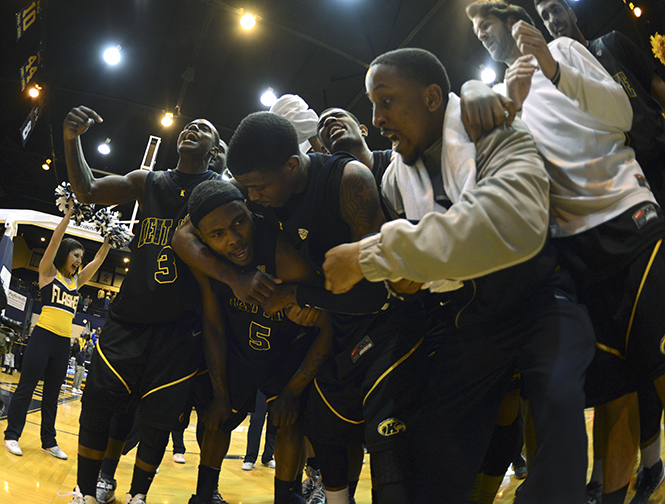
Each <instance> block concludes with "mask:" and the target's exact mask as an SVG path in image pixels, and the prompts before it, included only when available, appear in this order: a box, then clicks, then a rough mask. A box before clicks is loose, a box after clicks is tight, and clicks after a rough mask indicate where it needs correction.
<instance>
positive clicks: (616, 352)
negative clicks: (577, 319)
mask: <svg viewBox="0 0 665 504" xmlns="http://www.w3.org/2000/svg"><path fill="white" fill-rule="evenodd" d="M662 243H663V239H662V238H661V239H660V240H658V241H657V242H656V245H654V247H653V251H652V252H651V257H650V258H649V262H648V263H647V267H646V268H645V269H644V274H643V275H642V281H641V282H640V287H639V288H638V289H637V294H636V295H635V302H634V303H633V310H632V312H631V313H630V319H629V321H628V329H627V330H626V344H625V347H624V351H623V353H622V352H621V351H620V350H617V349H616V348H612V347H609V346H607V345H603V344H602V343H598V342H596V347H598V348H600V349H601V350H603V351H605V352H607V353H611V354H612V355H616V356H617V357H619V358H621V359H623V360H626V356H627V355H628V342H629V341H630V332H631V331H632V329H633V322H634V321H635V312H636V311H637V303H638V302H639V301H640V296H641V295H642V289H643V288H644V284H645V283H646V281H647V277H648V276H649V272H650V271H651V266H653V262H654V261H655V260H656V255H657V254H658V251H659V250H660V246H661V244H662Z"/></svg>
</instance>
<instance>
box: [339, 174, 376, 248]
mask: <svg viewBox="0 0 665 504" xmlns="http://www.w3.org/2000/svg"><path fill="white" fill-rule="evenodd" d="M339 208H340V210H341V212H342V218H343V219H344V221H345V222H346V223H347V224H348V225H349V226H351V239H352V240H353V241H358V240H360V239H362V238H363V237H365V236H366V235H368V234H371V233H376V232H378V231H379V230H380V229H381V225H382V224H383V223H384V222H385V221H386V219H385V217H384V216H383V212H382V211H381V201H380V199H379V191H378V189H377V188H376V182H375V180H374V176H373V175H372V172H371V171H368V170H367V168H366V167H365V165H363V164H361V163H360V162H358V161H350V162H348V163H347V164H346V166H345V167H344V173H343V174H342V183H341V185H340V191H339Z"/></svg>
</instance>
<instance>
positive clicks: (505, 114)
mask: <svg viewBox="0 0 665 504" xmlns="http://www.w3.org/2000/svg"><path fill="white" fill-rule="evenodd" d="M460 101H461V108H462V122H463V123H464V129H466V133H467V135H469V138H470V139H471V140H472V141H474V142H475V141H477V140H478V139H479V138H480V137H481V136H483V134H484V133H488V132H490V131H492V130H493V129H494V128H496V127H497V126H500V125H502V124H504V123H506V124H508V125H510V124H512V122H513V119H515V112H516V107H515V103H514V102H513V100H511V99H510V98H508V97H506V96H503V95H501V94H498V93H495V92H494V91H492V90H491V89H490V88H489V87H488V86H487V85H486V84H485V83H483V82H480V81H475V80H472V81H467V82H465V83H464V85H462V89H461V91H460Z"/></svg>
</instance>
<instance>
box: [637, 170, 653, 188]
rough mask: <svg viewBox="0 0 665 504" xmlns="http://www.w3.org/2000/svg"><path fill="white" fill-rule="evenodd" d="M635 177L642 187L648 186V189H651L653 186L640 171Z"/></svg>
mask: <svg viewBox="0 0 665 504" xmlns="http://www.w3.org/2000/svg"><path fill="white" fill-rule="evenodd" d="M635 178H636V179H637V183H638V185H639V186H640V187H646V188H647V189H651V186H650V185H649V182H648V181H647V179H645V178H644V177H643V176H642V175H640V174H639V173H636V174H635Z"/></svg>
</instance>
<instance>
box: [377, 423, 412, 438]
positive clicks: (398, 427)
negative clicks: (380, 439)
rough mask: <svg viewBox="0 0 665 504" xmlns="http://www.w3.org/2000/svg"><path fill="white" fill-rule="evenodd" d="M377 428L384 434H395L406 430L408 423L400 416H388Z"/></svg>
mask: <svg viewBox="0 0 665 504" xmlns="http://www.w3.org/2000/svg"><path fill="white" fill-rule="evenodd" d="M376 430H377V431H378V432H379V434H381V435H382V436H386V437H387V436H394V435H395V434H399V433H400V432H404V431H405V430H406V424H405V423H404V422H402V421H401V420H400V419H398V418H387V419H385V420H384V421H383V422H381V423H380V424H379V426H378V427H377V428H376Z"/></svg>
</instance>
